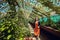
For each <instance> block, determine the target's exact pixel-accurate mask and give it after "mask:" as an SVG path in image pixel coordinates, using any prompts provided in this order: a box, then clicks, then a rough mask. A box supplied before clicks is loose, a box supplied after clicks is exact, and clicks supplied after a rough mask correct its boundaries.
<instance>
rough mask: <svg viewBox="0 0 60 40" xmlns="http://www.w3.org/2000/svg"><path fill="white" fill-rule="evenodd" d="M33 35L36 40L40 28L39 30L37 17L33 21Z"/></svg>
mask: <svg viewBox="0 0 60 40" xmlns="http://www.w3.org/2000/svg"><path fill="white" fill-rule="evenodd" d="M34 35H35V37H36V39H37V40H38V38H39V36H40V28H39V21H38V17H36V19H35V28H34Z"/></svg>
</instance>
